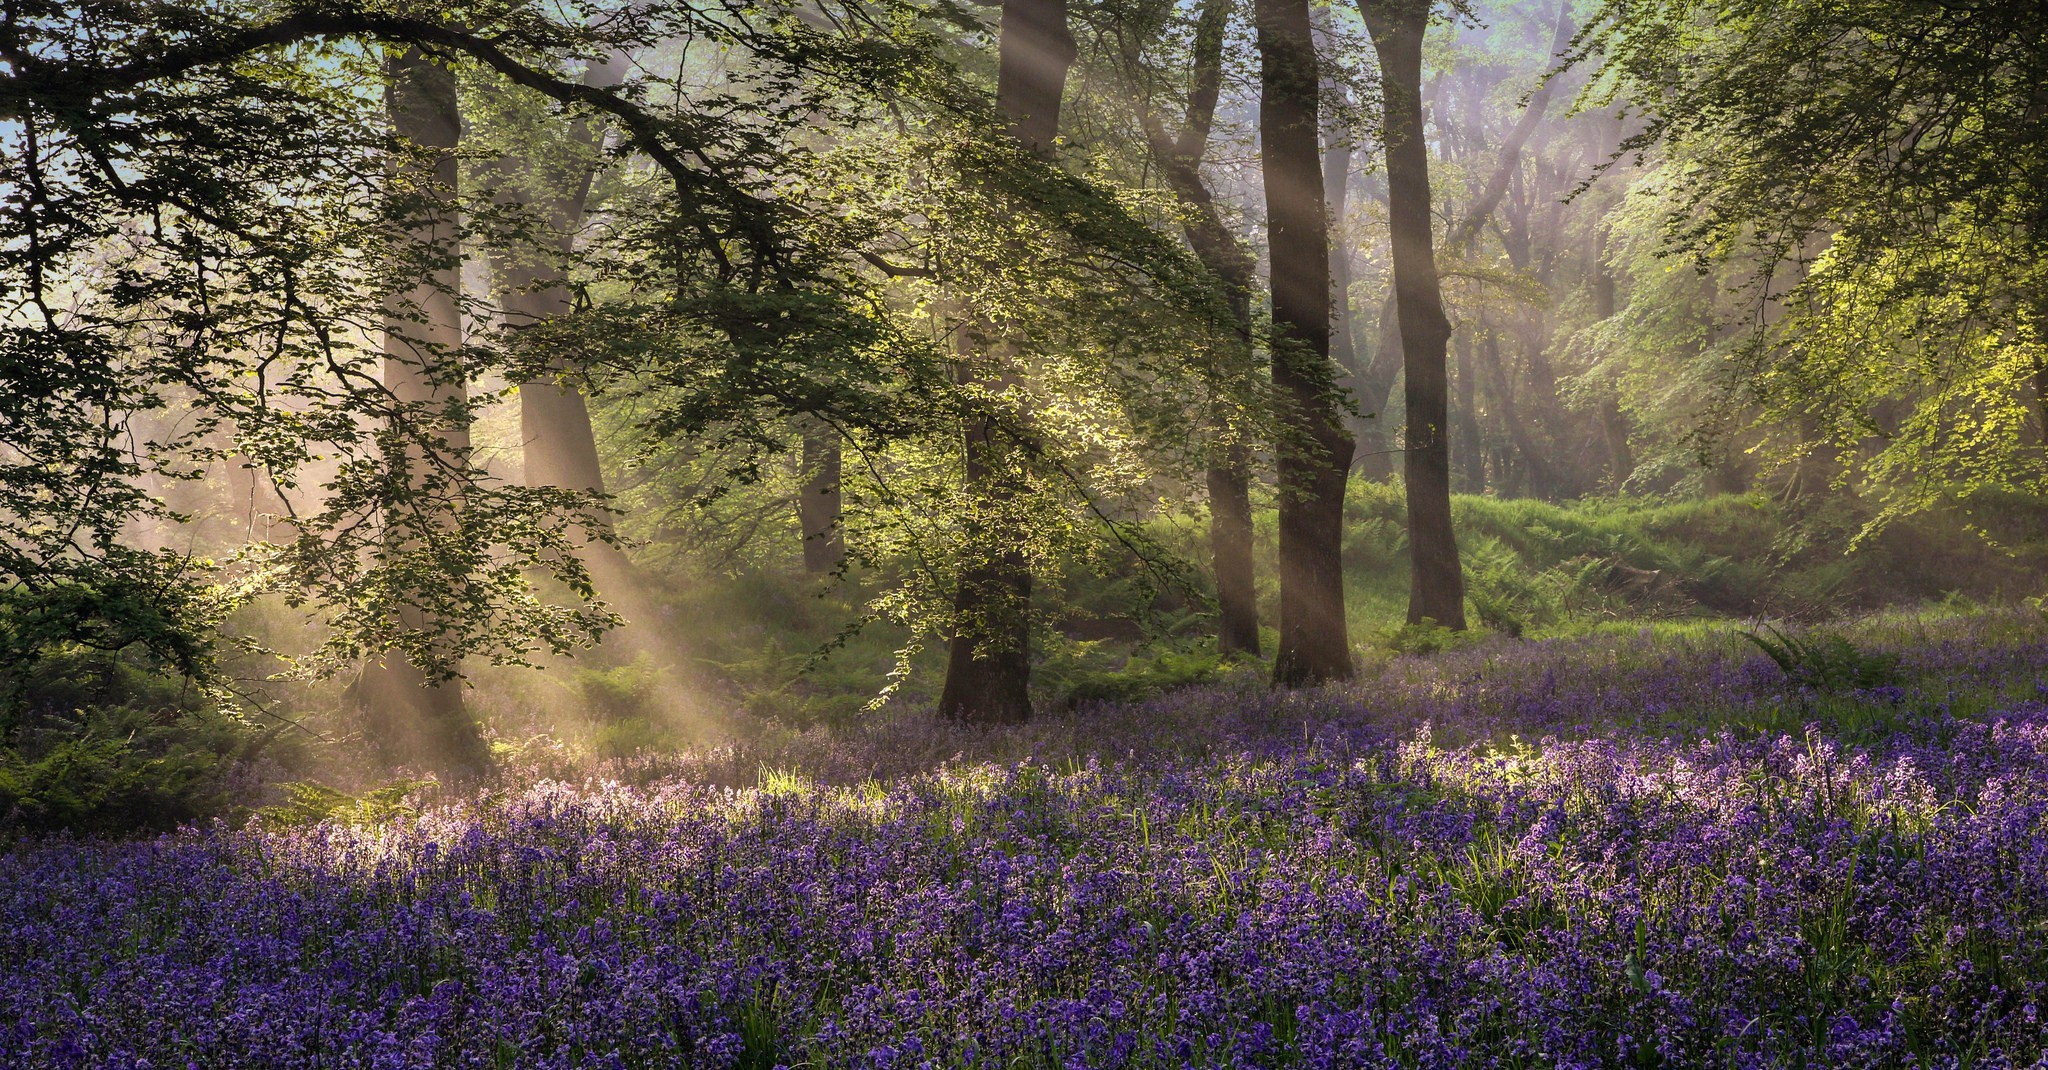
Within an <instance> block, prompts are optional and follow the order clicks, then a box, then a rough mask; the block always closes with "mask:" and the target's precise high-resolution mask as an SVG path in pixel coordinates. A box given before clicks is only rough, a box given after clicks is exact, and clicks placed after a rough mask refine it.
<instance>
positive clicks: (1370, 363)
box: [1354, 290, 1401, 483]
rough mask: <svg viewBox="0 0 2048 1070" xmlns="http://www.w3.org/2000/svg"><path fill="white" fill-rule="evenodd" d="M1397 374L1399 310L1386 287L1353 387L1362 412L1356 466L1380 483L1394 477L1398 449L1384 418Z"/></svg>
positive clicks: (1399, 358)
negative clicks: (1366, 354)
mask: <svg viewBox="0 0 2048 1070" xmlns="http://www.w3.org/2000/svg"><path fill="white" fill-rule="evenodd" d="M1400 375H1401V313H1400V309H1399V307H1398V306H1397V305H1396V304H1395V302H1394V293H1393V291H1392V290H1388V291H1387V298H1386V300H1385V301H1384V302H1382V303H1381V304H1380V322H1379V330H1378V331H1377V332H1376V334H1375V337H1374V339H1373V347H1372V358H1371V359H1370V360H1366V361H1362V362H1360V371H1359V376H1358V385H1357V386H1356V387H1355V388H1354V389H1355V390H1357V392H1358V408H1359V411H1360V412H1361V413H1363V414H1364V419H1362V420H1361V421H1360V432H1359V436H1358V443H1359V449H1360V451H1361V452H1362V454H1363V456H1361V457H1360V458H1359V465H1358V468H1359V471H1360V472H1361V473H1363V474H1364V475H1365V477H1366V478H1367V479H1372V480H1377V481H1379V482H1382V483H1384V482H1386V481H1387V480H1390V479H1392V478H1394V458H1395V457H1396V456H1398V455H1399V454H1400V452H1401V451H1400V450H1399V449H1396V448H1395V445H1394V435H1393V433H1392V430H1391V428H1392V427H1393V421H1391V420H1389V419H1388V418H1387V415H1388V409H1389V407H1390V406H1392V404H1393V402H1394V381H1395V380H1396V379H1398V378H1400Z"/></svg>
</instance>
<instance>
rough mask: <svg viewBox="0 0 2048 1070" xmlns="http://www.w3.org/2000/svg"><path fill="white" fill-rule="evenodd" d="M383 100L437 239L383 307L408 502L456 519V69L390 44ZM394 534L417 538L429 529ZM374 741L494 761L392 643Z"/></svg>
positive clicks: (446, 697)
mask: <svg viewBox="0 0 2048 1070" xmlns="http://www.w3.org/2000/svg"><path fill="white" fill-rule="evenodd" d="M386 75H387V85H386V90H385V104H386V109H387V112H388V114H389V116H390V120H391V127H392V132H393V133H394V134H396V135H397V136H398V138H399V139H400V140H402V141H405V142H409V143H411V145H413V146H416V147H418V148H419V149H422V150H426V151H425V153H424V155H423V156H408V157H405V158H404V159H403V160H402V161H401V162H400V163H399V164H398V165H397V166H396V167H394V169H393V175H392V177H393V180H394V181H395V182H397V183H400V184H402V185H404V186H406V187H409V188H410V189H412V190H416V191H418V193H419V194H420V196H421V197H422V198H423V200H424V201H425V202H426V207H425V208H424V209H422V210H420V211H419V212H418V214H417V215H416V216H415V217H414V218H413V219H412V220H411V227H410V229H409V234H408V237H409V239H410V241H411V242H412V243H414V244H415V246H417V247H426V248H431V249H432V250H433V253H434V256H435V259H436V261H437V266H436V267H435V269H434V270H433V271H432V273H431V274H430V275H429V276H428V277H426V278H423V279H421V280H420V282H419V284H418V285H416V286H414V287H413V288H412V289H410V290H408V291H406V292H404V293H398V294H393V295H392V297H391V299H390V300H389V301H388V302H387V303H386V309H385V315H384V323H383V328H384V366H383V373H384V387H385V389H386V390H388V391H389V392H390V394H391V399H392V401H393V403H394V404H396V405H399V406H402V407H403V408H402V410H401V411H400V412H399V413H398V414H397V415H396V419H398V420H400V421H401V422H402V423H403V424H405V425H409V426H406V427H405V428H404V429H405V430H406V431H408V432H410V433H409V434H408V435H407V437H406V441H405V444H404V445H402V446H399V447H397V448H398V449H399V450H400V451H401V453H402V456H398V457H394V458H393V461H394V463H397V464H402V465H403V466H404V467H405V469H406V471H407V472H408V473H409V478H410V481H411V488H412V492H413V495H414V499H413V501H412V502H411V503H410V507H411V508H413V509H416V510H419V511H422V512H425V513H427V514H428V515H427V516H426V518H425V519H424V523H425V524H427V525H429V526H430V527H431V526H433V525H439V524H445V525H447V526H449V527H452V526H453V525H455V524H457V523H459V522H460V521H459V519H458V518H457V517H456V516H455V515H454V512H455V510H457V509H458V508H459V506H460V503H459V502H457V501H454V500H452V497H451V492H450V491H449V490H448V489H447V483H446V481H445V480H435V479H433V478H432V477H431V476H430V473H431V472H432V471H433V470H434V469H436V468H440V467H460V466H464V465H467V464H468V460H469V459H468V454H469V426H468V417H467V413H466V412H465V405H466V402H467V386H466V384H465V382H464V380H463V378H462V373H461V371H460V369H459V365H458V364H457V361H458V359H459V351H460V349H461V346H462V321H461V314H460V310H459V309H458V307H457V301H456V298H457V293H458V291H459V287H460V286H461V259H462V258H461V249H460V248H459V246H458V244H457V237H456V230H457V221H456V218H455V191H456V178H457V176H456V158H455V145H456V141H457V139H458V138H459V136H460V133H461V126H462V123H461V116H460V113H459V112H458V110H457V105H456V97H455V73H454V72H453V71H452V70H450V69H449V68H448V67H446V66H444V65H443V64H442V63H440V62H439V61H437V60H434V59H432V58H430V57H428V56H426V55H424V54H422V53H421V52H419V51H417V50H413V49H402V50H393V51H392V52H391V54H390V55H389V57H388V58H387V60H386ZM428 534H429V532H420V533H417V534H414V535H394V538H397V539H400V540H410V539H416V538H420V537H423V536H425V535H428ZM429 623H430V622H429V621H427V620H426V619H424V617H423V616H422V615H421V613H420V611H419V610H417V609H411V608H409V609H404V610H401V611H400V613H399V624H400V626H401V627H404V628H407V629H410V630H423V629H425V628H426V627H427V625H428V624H429ZM354 692H355V696H354V697H355V700H356V702H357V703H358V704H359V705H360V706H361V707H362V709H363V712H364V721H365V727H366V728H367V730H368V731H369V733H370V735H371V738H372V741H373V743H374V744H375V745H376V746H377V747H378V748H379V749H380V750H381V751H382V752H383V753H384V754H385V755H386V756H387V757H389V758H391V759H393V760H395V761H400V762H406V763H415V764H422V765H425V766H428V767H430V768H433V769H436V770H438V771H440V772H442V773H445V774H448V775H452V776H456V777H465V776H473V775H476V774H479V773H482V772H483V771H484V770H485V769H487V768H488V766H489V751H488V750H487V749H486V748H485V746H484V742H483V736H482V733H481V731H480V728H479V726H478V724H477V722H476V719H475V718H474V717H472V716H471V715H470V713H469V711H468V709H467V708H466V707H465V706H464V704H463V701H462V689H461V685H460V684H459V683H458V682H455V681H444V680H433V679H429V678H428V676H427V675H426V673H425V672H424V671H422V669H421V668H420V667H419V666H418V665H417V664H415V663H414V662H413V660H412V659H411V658H409V657H407V656H406V655H405V654H403V653H401V652H399V651H396V650H391V651H386V652H385V653H384V654H383V656H382V657H381V658H379V659H378V660H376V661H373V662H371V663H369V664H367V665H365V666H364V668H363V673H362V676H361V677H360V678H359V679H358V681H357V684H356V687H355V688H354Z"/></svg>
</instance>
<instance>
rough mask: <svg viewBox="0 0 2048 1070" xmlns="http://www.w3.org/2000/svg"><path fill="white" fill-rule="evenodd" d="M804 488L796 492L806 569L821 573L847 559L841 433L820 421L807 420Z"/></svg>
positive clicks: (810, 571)
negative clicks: (842, 520) (842, 513)
mask: <svg viewBox="0 0 2048 1070" xmlns="http://www.w3.org/2000/svg"><path fill="white" fill-rule="evenodd" d="M803 436H804V444H803V489H802V490H801V491H800V492H799V493H798V495H797V501H796V511H797V522H798V523H797V526H798V527H799V528H801V529H802V530H803V537H804V571H805V572H809V573H811V574H813V575H819V574H823V573H827V572H831V571H832V570H834V569H836V568H838V567H839V563H840V562H841V561H843V560H845V559H846V540H845V538H844V536H842V535H841V533H840V530H839V478H840V467H841V454H840V443H839V432H838V431H837V430H836V429H834V428H833V427H832V426H831V425H829V424H827V423H825V422H823V421H821V420H807V421H805V423H804V431H803Z"/></svg>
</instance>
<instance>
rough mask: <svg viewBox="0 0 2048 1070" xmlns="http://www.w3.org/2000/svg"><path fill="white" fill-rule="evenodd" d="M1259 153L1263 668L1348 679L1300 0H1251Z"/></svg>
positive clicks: (1324, 251) (1326, 298)
mask: <svg viewBox="0 0 2048 1070" xmlns="http://www.w3.org/2000/svg"><path fill="white" fill-rule="evenodd" d="M1254 16H1255V21H1256V24H1257V27H1258V35H1259V86H1260V92H1259V161H1260V166H1261V168H1262V170H1263V171H1264V174H1265V185H1266V217H1267V225H1268V246H1269V250H1270V252H1269V259H1270V261H1271V264H1272V294H1273V336H1272V352H1273V387H1274V403H1275V406H1276V408H1277V410H1278V413H1279V419H1278V421H1277V423H1278V430H1277V432H1276V434H1277V436H1278V437H1277V441H1276V442H1275V443H1274V454H1275V460H1276V463H1277V466H1278V470H1279V495H1280V504H1279V508H1280V636H1279V648H1278V650H1277V651H1276V653H1275V659H1274V665H1273V678H1274V680H1275V682H1277V683H1279V684H1282V685H1286V686H1299V685H1304V684H1313V683H1319V682H1322V681H1325V680H1344V679H1349V678H1350V677H1351V674H1352V671H1353V669H1352V665H1351V644H1350V640H1349V638H1348V637H1347V635H1346V632H1345V627H1346V622H1345V618H1344V572H1343V560H1342V557H1343V523H1344V486H1345V482H1346V479H1347V477H1348V475H1349V473H1350V470H1351V453H1352V450H1353V448H1354V444H1353V442H1352V439H1351V434H1350V432H1349V431H1347V430H1345V428H1344V425H1343V420H1342V414H1341V412H1340V410H1339V408H1338V406H1337V397H1336V394H1337V390H1336V374H1335V366H1334V365H1333V364H1332V363H1331V361H1330V259H1329V256H1330V254H1329V247H1330V246H1329V218H1328V216H1327V215H1326V214H1325V212H1324V202H1323V173H1322V152H1321V148H1320V146H1319V144H1318V140H1319V139H1318V134H1319V125H1318V123H1317V105H1318V98H1319V95H1320V94H1319V90H1320V85H1319V78H1318V71H1317V68H1316V50H1315V43H1314V40H1313V38H1312V37H1311V35H1310V25H1309V10H1308V3H1307V0H1257V4H1256V6H1255V8H1254Z"/></svg>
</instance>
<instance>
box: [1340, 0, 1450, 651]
mask: <svg viewBox="0 0 2048 1070" xmlns="http://www.w3.org/2000/svg"><path fill="white" fill-rule="evenodd" d="M1432 6H1433V0H1359V3H1358V10H1359V13H1360V14H1361V15H1363V16H1364V18H1365V26H1366V30H1367V32H1369V33H1370V34H1371V35H1372V42H1373V49H1374V51H1375V52H1376V53H1377V54H1378V55H1379V61H1380V87H1381V93H1382V96H1383V98H1384V102H1385V103H1384V108H1385V118H1384V120H1383V128H1384V130H1385V137H1386V146H1387V216H1388V228H1389V231H1390V234H1391V240H1392V244H1393V258H1394V302H1395V306H1396V314H1397V315H1398V317H1399V320H1400V338H1401V350H1402V367H1403V373H1404V374H1405V376H1406V383H1407V388H1406V390H1407V398H1406V402H1407V405H1406V407H1407V420H1408V429H1407V441H1406V443H1405V446H1406V453H1404V454H1403V458H1404V462H1405V463H1404V471H1405V476H1406V480H1407V493H1408V547H1409V554H1410V560H1411V562H1412V566H1411V577H1412V578H1411V580H1410V587H1409V595H1408V621H1409V623H1411V624H1419V623H1422V622H1424V621H1434V622H1436V623H1437V624H1439V625H1441V626H1443V627H1446V628H1452V629H1458V630H1462V629H1463V628H1464V627H1465V578H1464V572H1463V569H1462V568H1461V566H1460V565H1459V562H1458V542H1457V534H1456V532H1455V531H1453V530H1452V525H1451V458H1450V434H1449V431H1450V381H1449V380H1450V376H1449V373H1448V369H1447V367H1446V356H1447V352H1448V346H1449V343H1450V337H1451V323H1450V320H1449V319H1448V318H1447V317H1446V316H1445V315H1444V306H1443V294H1442V291H1441V290H1440V289H1439V286H1438V280H1437V270H1436V248H1435V241H1434V236H1433V234H1432V229H1431V223H1430V208H1429V201H1430V193H1429V145H1428V142H1427V141H1426V140H1425V139H1424V137H1423V119H1422V39H1423V35H1424V34H1425V33H1426V32H1427V30H1428V28H1429V18H1430V11H1431V8H1432Z"/></svg>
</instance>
